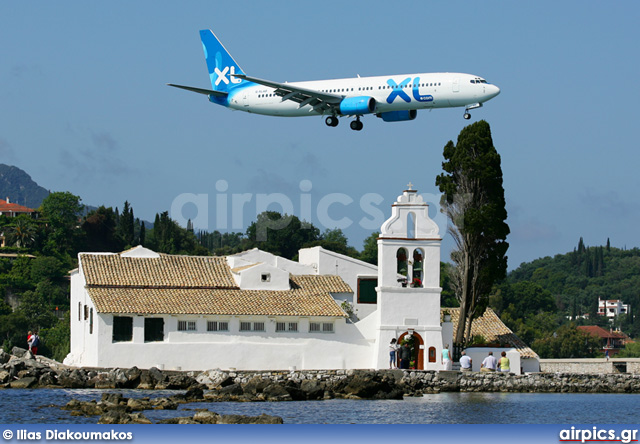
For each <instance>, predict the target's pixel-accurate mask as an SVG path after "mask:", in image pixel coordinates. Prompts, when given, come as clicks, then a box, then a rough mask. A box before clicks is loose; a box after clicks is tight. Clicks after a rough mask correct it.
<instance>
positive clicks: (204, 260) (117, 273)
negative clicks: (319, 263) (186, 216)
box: [80, 254, 352, 317]
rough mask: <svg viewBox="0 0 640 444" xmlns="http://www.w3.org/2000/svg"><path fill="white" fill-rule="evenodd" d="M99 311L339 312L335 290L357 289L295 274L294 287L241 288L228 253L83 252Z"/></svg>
mask: <svg viewBox="0 0 640 444" xmlns="http://www.w3.org/2000/svg"><path fill="white" fill-rule="evenodd" d="M80 263H81V266H82V271H83V272H84V275H85V279H86V282H87V285H86V288H87V291H88V292H89V295H90V297H91V299H92V300H93V302H94V304H95V306H96V310H97V311H98V313H122V314H201V315H267V316H339V317H346V316H347V315H346V313H345V312H344V311H343V310H342V309H341V308H340V306H339V305H338V303H337V302H336V301H335V300H334V299H333V297H332V296H331V293H351V292H352V290H351V288H350V287H349V286H348V285H347V284H345V283H344V281H343V280H342V279H341V278H340V277H339V276H315V275H298V276H295V275H292V276H291V277H290V284H291V290H286V291H268V290H241V289H239V288H238V287H237V286H236V284H235V280H234V279H233V277H232V275H231V270H230V269H229V266H228V265H227V261H226V259H225V258H224V257H204V256H202V257H201V256H170V255H164V254H163V255H160V257H159V258H132V257H121V256H120V255H118V254H80Z"/></svg>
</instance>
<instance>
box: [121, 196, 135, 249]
mask: <svg viewBox="0 0 640 444" xmlns="http://www.w3.org/2000/svg"><path fill="white" fill-rule="evenodd" d="M116 234H117V235H118V236H119V237H120V239H122V243H123V245H124V248H128V247H132V246H133V243H134V242H133V241H134V238H135V231H134V217H133V208H131V205H130V204H129V201H125V202H124V207H123V208H122V214H120V217H119V218H118V225H117V228H116Z"/></svg>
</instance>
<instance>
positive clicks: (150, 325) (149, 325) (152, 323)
mask: <svg viewBox="0 0 640 444" xmlns="http://www.w3.org/2000/svg"><path fill="white" fill-rule="evenodd" d="M162 341H164V319H162V318H144V342H162Z"/></svg>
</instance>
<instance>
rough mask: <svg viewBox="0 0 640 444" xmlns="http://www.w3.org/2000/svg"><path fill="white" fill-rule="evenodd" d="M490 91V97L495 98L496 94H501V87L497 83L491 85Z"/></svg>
mask: <svg viewBox="0 0 640 444" xmlns="http://www.w3.org/2000/svg"><path fill="white" fill-rule="evenodd" d="M488 92H489V98H490V99H493V98H494V97H495V96H497V95H498V94H500V88H498V87H497V86H496V85H491V88H490V89H489V91H488Z"/></svg>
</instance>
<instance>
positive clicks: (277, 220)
mask: <svg viewBox="0 0 640 444" xmlns="http://www.w3.org/2000/svg"><path fill="white" fill-rule="evenodd" d="M247 238H248V240H249V242H250V245H251V246H252V247H258V248H260V249H261V250H264V251H268V252H270V253H273V254H276V255H278V256H282V257H285V258H287V259H293V258H294V257H296V256H297V255H298V250H299V249H300V248H302V246H303V245H305V244H310V243H311V242H314V241H317V240H319V238H320V230H318V229H317V228H316V227H314V226H313V225H312V224H310V223H308V222H302V221H301V220H300V219H298V218H297V217H296V216H290V215H287V214H285V215H282V214H280V213H278V212H275V211H265V212H263V213H260V214H258V218H257V220H256V221H255V222H253V223H252V224H251V225H249V227H248V228H247Z"/></svg>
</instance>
